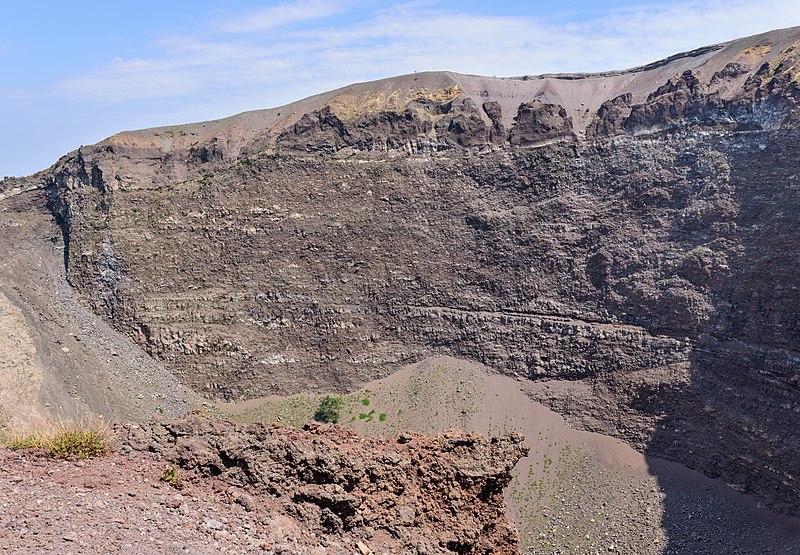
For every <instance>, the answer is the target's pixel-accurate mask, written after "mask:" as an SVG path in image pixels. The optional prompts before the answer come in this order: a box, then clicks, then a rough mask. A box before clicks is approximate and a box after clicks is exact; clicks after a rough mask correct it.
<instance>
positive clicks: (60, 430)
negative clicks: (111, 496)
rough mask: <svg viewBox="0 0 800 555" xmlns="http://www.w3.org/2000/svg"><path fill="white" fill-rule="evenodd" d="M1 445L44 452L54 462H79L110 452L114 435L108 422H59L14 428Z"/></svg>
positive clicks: (4, 435) (87, 420) (5, 435)
mask: <svg viewBox="0 0 800 555" xmlns="http://www.w3.org/2000/svg"><path fill="white" fill-rule="evenodd" d="M0 442H2V443H3V444H4V445H5V446H6V447H8V448H9V449H12V450H19V449H41V450H42V451H44V452H45V453H46V454H47V455H48V456H50V457H53V458H54V459H77V460H79V459H86V458H89V457H96V456H98V455H103V454H105V453H108V451H109V450H110V448H111V433H110V431H109V429H108V423H107V422H105V421H97V420H94V419H81V420H79V421H77V422H70V421H64V420H59V422H58V423H57V424H55V423H48V424H46V425H44V426H39V427H35V428H33V429H12V430H11V431H8V432H5V433H4V434H3V435H2V437H0Z"/></svg>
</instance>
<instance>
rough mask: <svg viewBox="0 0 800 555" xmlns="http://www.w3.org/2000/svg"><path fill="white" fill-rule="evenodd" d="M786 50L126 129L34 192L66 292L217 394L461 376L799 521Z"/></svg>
mask: <svg viewBox="0 0 800 555" xmlns="http://www.w3.org/2000/svg"><path fill="white" fill-rule="evenodd" d="M798 40H800V30H798V29H790V30H784V31H778V32H773V33H769V34H765V35H761V36H757V37H751V38H748V39H742V40H741V41H735V42H733V43H729V44H725V45H720V46H717V47H710V48H706V49H701V50H699V51H696V52H693V53H689V54H686V55H679V56H675V57H673V58H671V59H669V60H666V61H664V62H660V63H656V64H651V65H650V66H646V67H644V68H638V69H635V70H630V71H626V72H616V73H609V74H602V75H586V76H544V77H533V78H530V77H525V78H520V79H489V78H481V77H474V76H459V75H454V74H419V75H414V76H406V77H402V78H397V79H395V80H387V81H382V82H377V83H372V84H362V85H356V86H353V87H350V88H347V89H343V90H340V91H334V92H332V93H329V94H327V95H320V96H318V97H314V98H312V99H307V100H305V101H302V102H301V103H298V104H296V105H290V106H288V107H284V108H281V109H275V110H270V111H265V112H256V113H250V114H243V115H241V116H236V117H234V118H231V119H230V120H227V121H226V120H223V121H220V122H208V123H206V124H194V125H190V126H181V127H176V128H164V129H158V130H150V131H140V132H133V133H126V134H121V135H118V136H115V137H112V138H110V139H108V140H106V141H104V142H102V143H100V144H98V145H95V146H92V147H85V148H82V149H80V150H79V151H77V152H76V153H73V154H71V155H68V156H67V157H65V158H63V159H62V160H61V161H59V163H58V164H56V165H55V166H54V167H53V168H51V170H49V171H48V172H45V173H44V174H41V175H40V176H38V177H37V179H39V181H40V183H41V184H42V186H44V187H45V188H46V190H47V191H48V195H49V202H50V206H51V207H52V209H53V211H54V213H55V214H56V215H57V217H58V218H59V220H60V222H61V223H62V227H63V229H64V233H65V236H66V238H67V244H68V252H67V256H66V259H67V265H68V275H69V277H70V280H71V282H72V283H73V284H74V285H75V286H76V287H77V288H78V289H79V290H80V291H82V292H83V294H84V295H85V296H86V297H87V299H88V300H89V302H90V303H91V305H92V306H93V307H94V309H95V310H96V311H97V312H98V313H100V314H102V315H104V316H105V317H107V318H108V319H109V320H111V321H112V322H113V323H114V324H115V326H117V327H118V328H119V329H120V330H123V331H124V332H125V333H127V334H128V335H129V336H130V337H131V338H132V339H133V340H134V341H136V342H137V343H139V344H140V345H142V346H143V347H144V348H145V349H146V350H148V352H150V353H151V354H152V355H153V356H154V357H156V358H158V359H160V360H163V361H164V362H165V363H166V364H167V366H168V367H169V368H171V369H172V370H174V371H175V372H176V373H177V374H178V375H179V376H180V377H181V378H183V379H184V380H186V381H187V382H188V383H190V384H191V385H193V386H194V387H196V388H198V389H200V390H202V391H205V392H207V393H211V394H214V395H217V396H220V397H224V398H233V399H241V398H248V397H255V396H260V395H265V394H269V393H273V392H294V391H298V390H302V389H306V388H311V389H320V390H324V389H342V388H353V387H356V386H357V385H359V384H361V383H364V382H366V381H368V380H370V379H373V378H375V377H378V376H381V375H385V374H387V373H389V372H391V371H392V370H393V369H394V368H396V367H397V366H398V365H399V364H401V363H406V362H409V361H413V360H417V359H420V358H422V357H424V356H427V355H430V354H433V353H446V354H453V355H457V356H460V357H465V358H470V359H473V360H478V361H480V362H483V363H485V364H488V365H489V366H491V367H493V368H495V369H496V370H497V371H499V372H502V373H505V374H508V375H514V376H520V377H524V378H528V379H531V380H534V381H535V383H536V387H535V388H534V393H533V395H535V396H536V398H537V399H539V400H541V401H543V402H545V403H547V404H549V405H550V406H552V407H554V408H556V409H557V410H559V411H560V412H561V413H562V414H564V415H566V416H567V417H568V418H569V419H570V420H571V421H572V422H574V423H575V424H577V425H582V426H585V427H587V428H590V429H593V430H597V431H602V432H605V433H611V434H615V435H618V436H620V437H623V438H624V439H626V440H627V441H629V442H631V443H632V444H633V445H635V446H637V447H638V448H640V449H647V450H649V452H651V453H653V454H656V455H659V456H664V457H667V458H670V459H672V460H677V461H680V462H684V463H686V464H688V465H689V466H691V467H693V468H697V469H700V470H702V471H704V472H706V473H707V474H709V475H712V476H715V477H721V478H723V479H724V480H726V481H727V482H729V483H732V484H734V485H735V486H736V487H738V488H740V489H742V490H746V491H753V492H756V493H757V494H759V495H761V496H762V497H763V498H764V499H765V500H767V501H768V502H769V503H771V504H772V506H774V507H778V508H781V509H783V510H786V511H790V512H795V513H798V512H800V505H798V502H797V500H798V499H800V496H798V490H800V486H798V483H797V479H798V476H800V465H799V464H798V462H797V457H796V456H794V455H795V453H796V450H797V446H798V445H800V437H798V434H799V433H800V432H798V431H797V429H796V426H794V425H793V424H792V423H793V422H795V421H796V418H797V414H798V412H800V395H798V393H799V392H798V385H800V383H799V379H798V367H799V365H800V352H798V346H800V311H799V308H798V307H800V292H798V289H797V284H798V283H800V279H799V278H800V269H799V268H800V248H799V247H800V228H798V226H797V225H796V222H797V219H798V216H800V186H798V177H797V175H798V173H800V166H799V165H798V161H797V156H796V153H797V151H798V147H799V146H800V144H798V143H799V142H800V131H799V130H798V126H797V123H798V121H800V120H798V117H799V116H798V114H800V112H799V111H798V107H797V101H798V99H799V98H800V93H799V92H798V75H799V74H800V69H799V67H798V55H800V49H798V44H799V43H798Z"/></svg>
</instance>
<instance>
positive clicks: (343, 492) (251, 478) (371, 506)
mask: <svg viewBox="0 0 800 555" xmlns="http://www.w3.org/2000/svg"><path fill="white" fill-rule="evenodd" d="M118 434H119V438H120V441H121V443H122V448H121V450H122V452H123V453H129V457H131V458H133V459H137V458H140V457H141V456H142V455H143V454H145V453H148V454H151V455H150V456H155V457H156V458H161V459H163V460H165V461H169V462H170V463H172V464H175V465H176V466H177V467H178V468H180V469H181V470H182V471H190V472H195V473H197V474H198V475H202V476H207V477H214V479H215V481H221V482H224V483H226V484H229V485H231V486H233V487H234V488H237V490H241V491H243V492H244V491H247V492H249V493H242V494H240V495H238V496H237V497H236V501H237V502H238V503H239V504H241V505H242V506H243V507H244V508H246V509H248V510H256V509H258V508H259V506H261V505H262V504H266V505H274V507H275V508H274V509H273V510H277V511H278V512H279V513H281V514H282V515H286V516H288V517H290V518H291V519H293V520H296V521H297V522H298V523H299V524H300V526H301V527H302V528H303V529H306V530H308V531H310V532H311V533H312V534H313V535H314V536H317V537H318V538H319V540H315V544H314V545H315V547H317V546H322V547H324V546H325V545H326V544H327V545H330V546H333V545H335V544H338V545H343V543H350V544H352V545H356V546H358V547H359V550H360V551H361V552H363V553H365V554H366V553H368V552H370V550H371V551H374V552H375V553H516V552H518V537H517V533H516V530H515V528H514V526H513V524H512V523H511V522H510V521H509V520H508V518H507V517H506V516H505V513H504V509H505V504H504V501H503V488H504V487H505V486H506V485H507V484H508V483H509V481H510V479H511V475H510V471H511V469H512V468H513V466H514V465H515V464H516V462H517V461H518V460H519V459H520V458H521V457H523V456H524V455H526V454H527V452H528V447H527V446H525V444H524V443H523V438H522V436H521V435H519V434H513V433H512V434H507V435H503V436H499V437H493V438H486V437H484V436H481V435H477V434H464V433H461V432H455V431H453V432H446V433H444V434H439V435H437V436H433V437H423V436H420V435H415V434H401V435H400V436H399V437H396V438H380V437H374V438H364V437H360V436H359V435H357V434H356V433H355V432H353V431H352V430H348V429H344V428H340V427H336V426H333V425H318V424H311V425H308V426H307V427H306V429H304V430H298V429H295V428H291V427H285V426H274V425H266V424H256V425H236V424H232V423H229V422H225V421H217V420H208V419H206V418H202V417H198V416H191V415H190V416H188V417H186V418H185V419H180V420H164V421H158V422H153V423H151V424H147V425H133V424H129V425H125V426H121V427H120V428H119V429H118ZM251 494H252V495H251ZM342 542H343V543H342ZM358 542H361V544H360V545H359V544H358ZM319 552H320V553H339V552H342V553H344V552H348V553H349V552H352V549H349V550H339V551H337V550H336V549H334V548H331V549H330V550H325V549H323V550H321V551H319Z"/></svg>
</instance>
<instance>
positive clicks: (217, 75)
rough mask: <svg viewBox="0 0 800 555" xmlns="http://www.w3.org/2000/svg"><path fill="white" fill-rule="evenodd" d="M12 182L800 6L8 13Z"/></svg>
mask: <svg viewBox="0 0 800 555" xmlns="http://www.w3.org/2000/svg"><path fill="white" fill-rule="evenodd" d="M1 13H2V18H1V19H0V76H1V77H0V121H2V135H0V136H1V137H2V138H1V139H0V178H2V176H21V175H28V174H31V173H33V172H35V171H38V170H42V169H45V168H47V167H49V166H50V165H52V164H53V163H54V162H55V161H56V160H57V159H58V158H59V157H60V156H62V155H64V154H66V153H67V152H69V151H71V150H74V149H76V148H78V147H79V146H81V145H84V144H93V143H95V142H98V141H100V140H102V139H103V138H105V137H107V136H110V135H113V134H114V133H117V132H119V131H123V130H127V129H141V128H147V127H154V126H159V125H176V124H181V123H189V122H194V121H205V120H209V119H218V118H221V117H225V116H229V115H233V114H236V113H239V112H243V111H246V110H255V109H260V108H270V107H274V106H280V105H282V104H286V103H288V102H291V101H294V100H299V99H301V98H304V97H306V96H310V95H312V94H316V93H319V92H323V91H326V90H330V89H334V88H337V87H341V86H345V85H348V84H350V83H353V82H360V81H369V80H373V79H381V78H384V77H391V76H393V75H400V74H404V73H413V72H415V71H429V70H449V71H456V72H461V73H472V74H480V75H496V76H514V75H525V74H539V73H550V72H575V71H606V70H613V69H625V68H628V67H633V66H637V65H642V64H645V63H648V62H652V61H655V60H659V59H662V58H665V57H667V56H670V55H672V54H675V53H677V52H683V51H687V50H692V49H694V48H698V47H700V46H705V45H709V44H715V43H718V42H723V41H726V40H731V39H735V38H739V37H743V36H747V35H753V34H757V33H761V32H765V31H768V30H771V29H777V28H782V27H791V26H795V25H800V0H763V1H758V0H746V1H745V0H665V1H661V2H643V1H638V0H609V1H599V0H595V1H588V0H556V1H553V0H549V1H546V2H542V1H538V0H531V1H527V2H514V1H509V2H503V1H497V0H495V1H489V0H482V1H477V0H474V1H473V0H459V1H449V0H447V1H445V0H442V1H436V0H418V1H415V0H407V1H401V2H392V1H382V2H379V1H374V0H331V1H324V0H282V1H274V2H267V1H261V2H258V1H254V0H249V1H248V0H217V1H211V0H191V1H185V0H160V1H158V2H156V1H151V0H137V1H136V2H131V1H128V2H125V1H116V2H115V1H110V2H108V1H107V2H100V1H91V2H90V1H87V0H71V1H70V2H63V1H61V0H54V1H49V2H45V1H37V0H27V1H25V0H5V1H4V2H3V8H2V11H1Z"/></svg>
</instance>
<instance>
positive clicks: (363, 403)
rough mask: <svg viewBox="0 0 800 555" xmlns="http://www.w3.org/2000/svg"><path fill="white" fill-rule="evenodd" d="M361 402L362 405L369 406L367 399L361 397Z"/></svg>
mask: <svg viewBox="0 0 800 555" xmlns="http://www.w3.org/2000/svg"><path fill="white" fill-rule="evenodd" d="M361 404H362V405H364V406H365V407H368V406H369V399H361Z"/></svg>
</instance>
